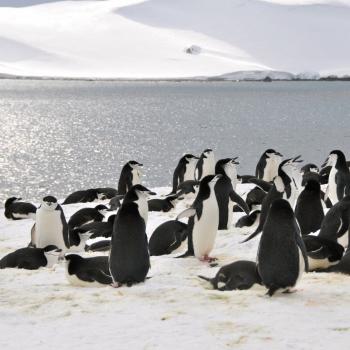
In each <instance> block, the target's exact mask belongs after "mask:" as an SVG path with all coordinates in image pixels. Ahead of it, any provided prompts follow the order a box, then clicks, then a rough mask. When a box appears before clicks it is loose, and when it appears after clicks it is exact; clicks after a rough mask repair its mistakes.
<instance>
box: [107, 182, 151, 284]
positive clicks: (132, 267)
mask: <svg viewBox="0 0 350 350" xmlns="http://www.w3.org/2000/svg"><path fill="white" fill-rule="evenodd" d="M137 186H140V185H137ZM135 187H136V186H134V187H133V188H135ZM142 187H143V186H142ZM148 192H149V190H147V189H145V190H142V191H141V189H139V190H138V189H135V193H136V195H137V196H138V199H137V200H136V201H131V200H127V201H125V199H124V202H123V204H122V206H121V207H120V209H119V211H118V214H117V217H116V219H115V222H114V227H113V233H112V241H111V250H110V252H109V270H110V273H111V276H112V279H113V282H114V286H116V287H119V286H121V285H122V284H126V285H128V286H131V285H133V284H134V283H139V282H143V281H144V280H145V278H146V276H147V273H148V270H149V268H150V258H149V251H148V241H147V235H146V220H145V219H144V213H143V212H142V211H144V210H145V209H144V208H147V197H148ZM147 212H148V211H147Z"/></svg>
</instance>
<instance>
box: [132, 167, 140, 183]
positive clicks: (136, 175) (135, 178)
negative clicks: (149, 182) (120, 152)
mask: <svg viewBox="0 0 350 350" xmlns="http://www.w3.org/2000/svg"><path fill="white" fill-rule="evenodd" d="M132 184H133V186H135V185H140V184H141V179H140V174H139V172H138V170H137V169H133V170H132Z"/></svg>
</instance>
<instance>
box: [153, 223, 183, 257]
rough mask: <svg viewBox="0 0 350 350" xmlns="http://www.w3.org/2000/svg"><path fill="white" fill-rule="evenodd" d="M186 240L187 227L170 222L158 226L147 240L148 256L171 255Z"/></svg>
mask: <svg viewBox="0 0 350 350" xmlns="http://www.w3.org/2000/svg"><path fill="white" fill-rule="evenodd" d="M186 238H187V225H186V224H184V223H182V222H180V221H177V220H170V221H166V222H164V223H162V224H161V225H159V226H158V227H157V228H156V229H155V230H154V232H153V233H152V236H151V238H150V240H149V252H150V255H151V256H152V255H165V254H171V253H172V252H173V251H174V250H176V249H177V248H179V247H180V245H181V243H182V242H183V241H184V240H185V239H186Z"/></svg>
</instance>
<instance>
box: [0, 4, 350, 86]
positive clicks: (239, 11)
mask: <svg viewBox="0 0 350 350" xmlns="http://www.w3.org/2000/svg"><path fill="white" fill-rule="evenodd" d="M349 32H350V1H349V0H346V1H345V0H344V1H336V0H318V1H316V0H315V1H312V0H249V1H248V0H216V1H212V0H200V1H199V0H177V1H173V0H148V1H143V0H106V1H101V0H90V1H87V0H86V1H84V0H80V1H62V0H61V1H60V0H56V1H53V0H51V1H50V0H46V1H45V0H11V1H10V0H0V52H1V54H0V73H3V74H12V75H20V76H21V75H22V76H23V75H24V76H28V75H29V76H46V77H73V78H74V77H75V78H76V77H90V78H91V77H92V78H122V79H168V78H169V79H175V78H193V77H220V76H223V79H233V80H235V79H237V78H239V79H241V78H245V77H246V76H248V77H249V79H260V77H261V75H264V74H263V73H261V72H262V71H263V72H264V71H269V72H270V73H269V76H270V77H273V76H274V75H277V76H278V78H280V76H281V75H280V73H279V72H286V73H283V74H282V75H283V79H284V78H286V79H291V78H298V74H302V77H303V78H310V77H312V78H315V77H318V76H319V75H320V76H322V77H324V76H328V75H336V76H344V75H349V74H350V63H349V62H350V46H349V45H347V41H346V37H347V34H348V33H349ZM191 47H192V48H193V47H196V48H200V50H196V54H188V53H187V52H186V51H187V49H188V48H191ZM245 72H247V74H245ZM254 72H257V74H254ZM274 72H275V73H274ZM305 72H313V74H312V75H311V76H310V74H309V73H307V74H305ZM265 75H266V74H265Z"/></svg>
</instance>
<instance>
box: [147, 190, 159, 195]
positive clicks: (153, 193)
mask: <svg viewBox="0 0 350 350" xmlns="http://www.w3.org/2000/svg"><path fill="white" fill-rule="evenodd" d="M147 193H148V194H149V195H150V196H155V195H156V194H157V193H155V192H152V191H148V192H147Z"/></svg>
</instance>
